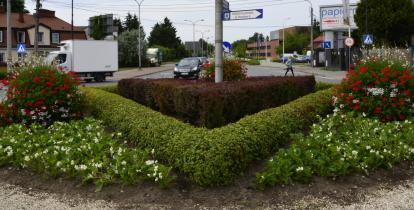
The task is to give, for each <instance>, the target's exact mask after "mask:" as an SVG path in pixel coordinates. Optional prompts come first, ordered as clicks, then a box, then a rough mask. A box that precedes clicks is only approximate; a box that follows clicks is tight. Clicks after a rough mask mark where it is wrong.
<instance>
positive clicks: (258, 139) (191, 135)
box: [83, 88, 332, 186]
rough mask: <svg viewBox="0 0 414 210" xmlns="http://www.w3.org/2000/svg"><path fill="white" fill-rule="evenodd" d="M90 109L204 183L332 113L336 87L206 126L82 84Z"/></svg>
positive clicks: (230, 174)
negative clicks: (221, 124)
mask: <svg viewBox="0 0 414 210" xmlns="http://www.w3.org/2000/svg"><path fill="white" fill-rule="evenodd" d="M83 92H84V93H85V95H86V97H87V104H86V106H87V109H88V110H89V111H90V112H91V113H93V114H94V115H95V116H96V117H97V118H99V119H101V120H103V121H104V122H105V123H106V124H107V126H109V127H111V128H113V129H115V130H117V131H120V132H123V133H124V134H125V135H126V136H127V138H128V139H129V140H130V141H131V142H132V143H134V144H135V145H137V146H141V147H144V148H155V149H156V150H157V151H159V153H158V154H159V158H161V159H164V160H166V161H168V162H169V163H170V164H171V166H173V167H176V168H178V169H179V170H180V171H182V172H184V173H185V174H187V175H188V176H189V178H190V179H191V180H192V181H193V182H195V183H197V184H199V185H201V186H217V185H222V184H229V183H231V182H232V181H234V178H235V177H237V176H238V175H239V174H240V173H241V172H243V171H244V170H245V169H246V168H247V167H248V166H249V164H251V162H252V161H253V160H257V159H263V158H265V157H268V156H269V155H270V154H271V152H272V151H274V150H275V149H278V148H279V146H280V145H284V144H287V143H288V142H289V139H290V137H289V135H290V134H291V133H296V132H300V131H302V130H303V129H304V128H305V127H306V126H309V125H310V124H312V123H313V122H315V121H316V120H317V115H325V114H327V113H329V112H331V110H332V107H331V103H330V102H331V99H332V90H325V91H320V92H317V93H314V94H310V95H307V96H305V97H303V98H300V99H298V100H296V101H293V102H291V103H289V104H287V105H283V106H281V107H278V108H273V109H268V110H265V111H262V112H259V113H257V114H255V115H252V116H247V117H245V118H243V119H241V120H240V121H238V122H237V123H234V124H230V125H227V126H224V127H221V128H217V129H213V130H207V129H204V128H195V127H193V126H191V125H188V124H185V123H182V122H180V121H178V120H176V119H174V118H171V117H168V116H164V115H162V114H160V113H158V112H155V111H153V110H151V109H149V108H147V107H145V106H142V105H140V104H138V103H136V102H134V101H131V100H128V99H125V98H123V97H121V96H119V95H116V94H112V93H108V92H105V91H102V90H97V89H91V88H84V89H83Z"/></svg>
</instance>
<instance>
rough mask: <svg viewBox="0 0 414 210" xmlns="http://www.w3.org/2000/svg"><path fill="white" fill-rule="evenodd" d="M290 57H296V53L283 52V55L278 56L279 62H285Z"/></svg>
mask: <svg viewBox="0 0 414 210" xmlns="http://www.w3.org/2000/svg"><path fill="white" fill-rule="evenodd" d="M290 57H293V58H294V59H296V58H297V55H296V54H292V53H285V54H284V56H283V55H281V56H280V62H281V63H286V61H287V60H289V58H290Z"/></svg>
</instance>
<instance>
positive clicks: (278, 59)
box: [272, 58, 280, 63]
mask: <svg viewBox="0 0 414 210" xmlns="http://www.w3.org/2000/svg"><path fill="white" fill-rule="evenodd" d="M272 62H274V63H279V62H280V58H273V59H272Z"/></svg>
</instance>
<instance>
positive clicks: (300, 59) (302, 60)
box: [295, 55, 308, 63]
mask: <svg viewBox="0 0 414 210" xmlns="http://www.w3.org/2000/svg"><path fill="white" fill-rule="evenodd" d="M295 62H297V63H307V62H308V59H307V57H306V56H305V55H297V56H296V58H295Z"/></svg>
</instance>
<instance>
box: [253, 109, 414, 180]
mask: <svg viewBox="0 0 414 210" xmlns="http://www.w3.org/2000/svg"><path fill="white" fill-rule="evenodd" d="M412 124H413V123H412V121H408V120H407V121H405V122H392V123H381V122H380V121H378V120H374V119H369V118H363V117H361V116H358V117H354V115H353V113H348V114H345V115H340V114H334V115H333V116H328V117H327V119H324V120H323V121H322V122H321V123H320V124H317V125H314V126H313V127H312V130H311V132H310V134H309V136H308V137H304V136H303V135H295V142H296V143H295V144H293V145H291V147H290V148H289V149H281V150H280V151H279V152H278V153H277V154H276V156H274V157H273V158H272V159H271V160H270V161H268V163H267V168H266V170H265V171H264V172H262V173H259V174H257V181H258V183H259V184H260V185H261V186H262V187H264V186H273V185H276V184H288V183H290V182H292V181H300V182H308V181H310V180H311V179H312V176H314V175H318V176H327V177H335V176H345V175H348V174H351V173H354V172H359V173H364V174H366V175H369V172H370V171H371V170H374V169H377V168H391V167H392V166H393V165H395V164H398V163H400V162H402V161H406V160H414V129H412V127H413V125H412Z"/></svg>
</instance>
